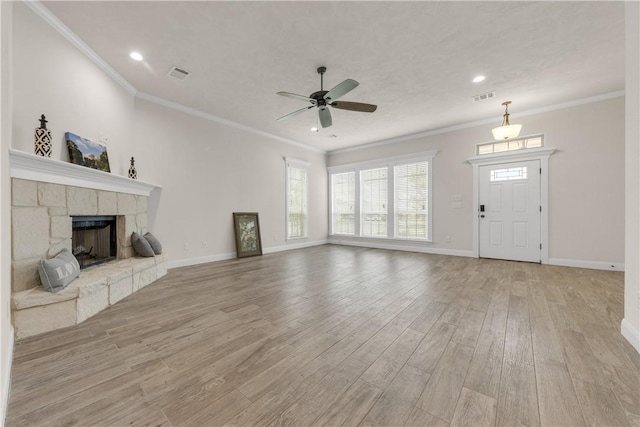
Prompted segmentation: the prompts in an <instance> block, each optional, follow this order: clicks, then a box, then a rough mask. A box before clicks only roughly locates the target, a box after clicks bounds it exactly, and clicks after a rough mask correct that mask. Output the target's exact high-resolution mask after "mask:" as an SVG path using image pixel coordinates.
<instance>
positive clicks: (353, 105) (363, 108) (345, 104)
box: [329, 101, 378, 113]
mask: <svg viewBox="0 0 640 427" xmlns="http://www.w3.org/2000/svg"><path fill="white" fill-rule="evenodd" d="M329 105H331V106H332V107H333V108H340V109H341V110H351V111H360V112H363V113H373V112H374V111H376V108H378V106H377V105H373V104H364V103H362V102H349V101H336V102H332V103H331V104H329Z"/></svg>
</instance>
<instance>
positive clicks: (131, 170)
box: [129, 157, 138, 179]
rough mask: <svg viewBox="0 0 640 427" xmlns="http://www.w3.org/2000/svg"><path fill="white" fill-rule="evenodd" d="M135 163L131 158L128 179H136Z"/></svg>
mask: <svg viewBox="0 0 640 427" xmlns="http://www.w3.org/2000/svg"><path fill="white" fill-rule="evenodd" d="M135 162H136V160H135V159H134V158H133V157H132V158H131V166H129V178H131V179H138V172H137V171H136V165H135Z"/></svg>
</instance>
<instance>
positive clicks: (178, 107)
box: [136, 91, 327, 154]
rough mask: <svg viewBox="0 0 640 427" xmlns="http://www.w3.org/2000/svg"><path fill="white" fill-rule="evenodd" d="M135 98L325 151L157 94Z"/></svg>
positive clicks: (140, 93) (323, 152) (318, 150)
mask: <svg viewBox="0 0 640 427" xmlns="http://www.w3.org/2000/svg"><path fill="white" fill-rule="evenodd" d="M136 98H139V99H142V100H145V101H149V102H152V103H154V104H158V105H161V106H163V107H167V108H170V109H172V110H177V111H181V112H183V113H185V114H189V115H191V116H195V117H199V118H201V119H205V120H209V121H211V122H215V123H220V124H223V125H225V126H229V127H232V128H234V129H240V130H243V131H245V132H249V133H253V134H256V135H260V136H263V137H265V138H269V139H273V140H276V141H278V142H283V143H285V144H289V145H294V146H296V147H300V148H304V149H305V150H309V151H315V152H316V153H322V154H326V153H327V152H326V151H324V150H321V149H319V148H316V147H312V146H310V145H306V144H303V143H301V142H296V141H292V140H290V139H287V138H282V137H279V136H276V135H273V134H271V133H268V132H264V131H261V130H258V129H256V128H253V127H250V126H247V125H243V124H240V123H238V122H234V121H232V120H228V119H223V118H222V117H218V116H215V115H213V114H209V113H205V112H204V111H201V110H198V109H196V108H192V107H187V106H186V105H182V104H178V103H177V102H173V101H169V100H168V99H164V98H159V97H157V96H154V95H151V94H148V93H145V92H141V91H138V92H137V93H136Z"/></svg>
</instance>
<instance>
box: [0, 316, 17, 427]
mask: <svg viewBox="0 0 640 427" xmlns="http://www.w3.org/2000/svg"><path fill="white" fill-rule="evenodd" d="M13 342H14V336H13V326H10V327H9V344H8V345H7V348H6V349H3V351H4V353H5V354H3V355H2V360H6V361H7V364H6V365H5V366H4V369H3V371H2V390H0V392H1V393H2V396H1V399H2V400H1V401H0V426H4V422H5V417H6V416H7V408H8V407H9V391H10V390H11V365H12V363H13Z"/></svg>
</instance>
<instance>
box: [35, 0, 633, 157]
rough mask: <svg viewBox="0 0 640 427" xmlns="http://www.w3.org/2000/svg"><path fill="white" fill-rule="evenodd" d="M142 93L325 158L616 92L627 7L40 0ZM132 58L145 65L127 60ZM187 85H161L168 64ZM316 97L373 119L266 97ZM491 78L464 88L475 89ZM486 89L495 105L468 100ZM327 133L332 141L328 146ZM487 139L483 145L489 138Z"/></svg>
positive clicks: (171, 82) (615, 4) (594, 4)
mask: <svg viewBox="0 0 640 427" xmlns="http://www.w3.org/2000/svg"><path fill="white" fill-rule="evenodd" d="M45 6H46V7H47V8H48V9H49V10H50V11H51V12H52V13H53V14H54V15H56V16H57V17H58V18H59V19H60V20H61V21H62V22H64V23H65V24H66V25H67V26H68V27H69V28H70V29H71V30H72V31H74V32H75V33H76V34H77V35H78V36H79V37H80V38H81V39H82V40H84V41H85V42H86V43H87V44H88V45H89V46H90V47H91V48H92V49H93V50H95V51H96V52H97V53H98V55H100V56H101V57H102V58H103V59H104V60H105V61H106V62H107V63H109V64H110V65H111V66H112V67H113V68H114V69H116V70H117V71H118V72H119V73H120V74H122V76H124V77H125V79H127V80H128V81H129V82H130V83H131V84H133V86H135V87H136V88H137V89H138V90H139V91H142V92H145V93H147V94H150V95H153V96H156V97H160V98H164V99H167V100H170V101H173V102H176V103H179V104H182V105H185V106H188V107H191V108H196V109H198V110H201V111H203V112H206V113H209V114H212V115H215V116H218V117H221V118H223V119H227V120H231V121H234V122H237V123H239V124H242V125H245V126H250V127H252V128H255V129H257V130H260V131H263V132H267V133H270V134H272V135H276V136H279V137H282V138H286V139H289V140H292V141H297V142H301V143H304V144H307V145H312V146H314V147H316V148H319V149H322V150H326V151H331V150H335V149H340V148H345V147H350V146H355V145H359V144H365V143H369V142H374V141H380V140H384V139H389V138H394V137H398V136H402V135H408V134H414V133H419V132H424V131H429V130H434V129H438V128H442V127H447V126H453V125H459V124H463V123H468V122H473V121H477V120H483V119H490V118H494V117H495V121H496V125H498V124H499V122H500V120H501V115H502V106H501V105H500V104H501V102H502V101H504V100H511V101H513V104H512V106H511V112H512V113H513V116H512V118H517V115H518V111H526V110H531V109H536V108H541V107H544V106H548V105H553V104H557V103H562V102H568V101H572V100H576V99H580V98H585V97H590V96H595V95H601V94H605V93H609V92H613V91H617V90H621V89H623V88H624V3H623V2H325V1H323V2H268V1H267V2H238V1H234V2H189V1H186V2H149V1H142V2H134V1H127V2H113V1H110V2H96V1H87V2H85V1H71V2H49V1H47V2H46V3H45ZM132 50H137V51H139V52H141V53H142V54H143V55H144V57H145V59H144V61H143V62H141V63H140V62H135V61H132V60H131V59H130V58H129V57H128V54H129V52H130V51H132ZM174 65H176V66H179V67H181V68H184V69H186V70H189V71H190V72H191V73H192V74H191V76H189V77H188V78H187V79H186V80H184V81H177V80H174V79H171V78H169V77H167V73H168V72H169V70H170V68H171V67H172V66H174ZM321 65H324V66H326V67H327V68H328V70H327V73H326V75H325V89H327V88H331V87H333V86H334V85H336V84H338V83H340V82H341V81H343V80H344V79H346V78H351V79H354V80H357V81H358V82H360V86H359V87H357V88H356V89H354V90H353V91H352V92H350V93H349V94H347V95H345V96H344V97H343V98H341V99H342V100H344V101H359V102H366V103H372V104H377V105H378V110H377V111H376V112H375V113H372V114H367V113H357V112H351V111H344V110H336V109H332V115H333V123H334V125H333V126H332V127H330V128H327V129H323V130H321V131H320V132H318V133H313V132H310V131H309V128H310V127H311V126H314V125H315V124H316V117H317V114H316V112H315V109H314V110H310V111H308V112H305V113H303V114H301V115H298V116H296V117H295V118H293V119H291V120H289V121H286V122H276V118H278V117H280V116H282V115H285V114H287V113H289V112H292V111H294V110H297V109H299V108H302V107H304V106H305V103H304V102H303V101H298V100H295V99H289V98H284V97H280V96H277V95H276V92H277V91H288V92H293V93H298V94H302V95H309V94H310V93H312V92H314V91H317V90H319V89H320V79H319V76H318V74H317V73H316V68H317V67H318V66H321ZM478 74H484V75H486V76H487V79H486V80H485V81H484V82H482V83H480V84H474V83H472V82H471V79H472V78H473V77H474V76H475V75H478ZM488 91H495V92H496V97H495V98H494V99H491V100H488V101H483V102H478V103H475V102H473V101H472V99H471V98H472V96H473V95H477V94H480V93H484V92H488ZM331 134H334V135H336V136H337V137H336V138H330V137H329V135H331ZM487 136H488V137H489V135H487Z"/></svg>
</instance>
